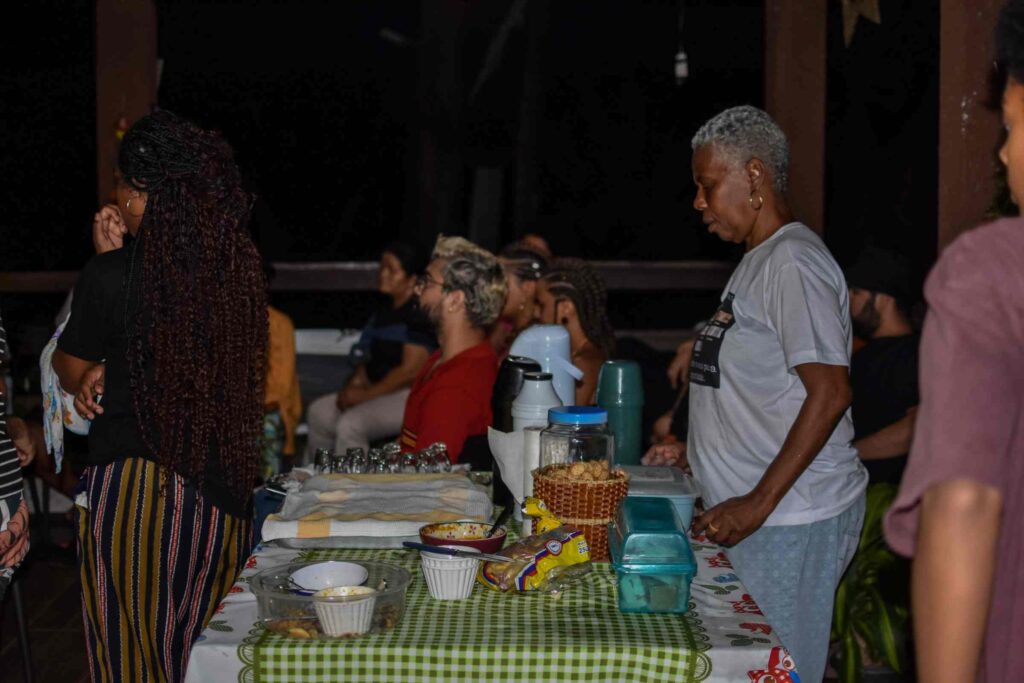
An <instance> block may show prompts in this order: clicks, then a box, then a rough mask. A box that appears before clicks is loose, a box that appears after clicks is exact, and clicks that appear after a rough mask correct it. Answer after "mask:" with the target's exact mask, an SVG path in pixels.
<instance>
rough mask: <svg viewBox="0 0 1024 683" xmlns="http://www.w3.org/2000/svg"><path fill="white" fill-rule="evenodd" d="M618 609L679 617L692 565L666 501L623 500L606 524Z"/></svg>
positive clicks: (685, 601) (686, 543)
mask: <svg viewBox="0 0 1024 683" xmlns="http://www.w3.org/2000/svg"><path fill="white" fill-rule="evenodd" d="M608 550H609V554H610V555H611V561H612V566H613V567H614V568H615V573H616V575H617V577H618V594H619V611H620V612H644V613H661V612H668V613H673V614H684V613H686V611H687V610H689V608H690V583H691V582H692V581H693V577H694V576H695V575H696V574H697V563H696V560H695V559H694V556H693V550H692V549H691V548H690V541H689V539H688V538H687V536H686V532H685V530H684V529H682V528H681V523H680V520H679V516H678V515H677V514H676V511H675V508H674V507H673V506H672V503H671V502H670V501H669V500H668V499H667V498H651V497H643V496H627V497H626V498H624V499H623V500H622V502H621V503H619V508H618V511H617V513H616V516H615V521H613V522H612V523H611V524H609V525H608Z"/></svg>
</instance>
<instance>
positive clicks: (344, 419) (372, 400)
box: [306, 242, 437, 462]
mask: <svg viewBox="0 0 1024 683" xmlns="http://www.w3.org/2000/svg"><path fill="white" fill-rule="evenodd" d="M425 265H426V259H425V258H424V257H423V255H422V254H421V252H420V251H419V250H418V249H416V248H415V247H414V246H412V245H410V244H406V243H404V242H392V243H391V244H389V245H387V246H386V247H384V251H383V253H382V254H381V257H380V270H379V271H378V274H377V282H378V290H379V291H380V293H381V294H384V295H385V296H386V297H387V301H386V302H385V303H384V304H382V305H381V307H380V308H379V309H378V310H377V312H376V313H374V314H373V316H372V317H371V318H370V320H369V322H368V323H367V324H366V327H365V328H363V333H362V336H361V337H360V338H359V342H358V343H357V344H356V346H355V348H354V349H353V350H352V355H353V356H355V358H356V362H357V363H359V366H358V367H357V368H356V370H355V372H353V373H352V375H351V376H350V377H349V379H348V381H347V382H346V383H345V386H344V387H343V388H342V389H341V391H339V392H338V393H337V394H328V395H326V396H321V397H320V398H318V399H316V400H315V401H313V402H312V403H311V404H310V405H309V408H308V410H307V412H306V419H307V421H308V423H309V446H308V449H307V454H306V459H307V461H310V462H311V461H312V454H313V452H314V451H315V450H316V449H317V448H332V449H334V450H335V451H341V452H343V451H344V450H345V449H346V448H355V447H359V448H363V449H366V448H369V445H370V442H371V441H376V440H378V439H383V438H387V437H391V436H394V435H396V434H398V431H399V429H401V427H402V413H403V411H404V410H405V402H406V399H407V398H408V396H409V385H411V384H412V381H413V379H415V377H416V374H417V373H418V372H419V371H420V368H422V367H423V363H424V362H425V361H426V360H427V356H429V355H430V352H431V351H433V350H434V348H435V347H436V345H437V344H436V342H435V340H434V335H433V333H432V332H431V330H430V323H429V322H428V321H427V319H426V316H424V315H423V312H422V311H420V310H419V307H418V306H417V304H416V298H415V297H414V296H413V290H414V289H415V287H416V278H417V276H418V275H419V274H420V273H422V272H423V268H424V266H425Z"/></svg>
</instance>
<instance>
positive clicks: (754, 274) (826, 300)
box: [645, 106, 867, 681]
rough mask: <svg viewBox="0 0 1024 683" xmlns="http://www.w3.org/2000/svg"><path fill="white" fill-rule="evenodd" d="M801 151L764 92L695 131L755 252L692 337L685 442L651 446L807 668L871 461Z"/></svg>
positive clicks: (825, 626)
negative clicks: (795, 187) (856, 445)
mask: <svg viewBox="0 0 1024 683" xmlns="http://www.w3.org/2000/svg"><path fill="white" fill-rule="evenodd" d="M788 164H789V151H788V144H787V142H786V136H785V134H784V133H783V132H782V130H781V128H779V126H778V124H777V123H775V121H773V120H772V118H771V117H770V116H769V115H768V114H766V113H765V112H763V111H761V110H760V109H756V108H754V107H749V106H744V107H735V108H732V109H727V110H726V111H723V112H722V113H720V114H718V115H717V116H715V117H714V118H712V119H711V120H710V121H708V122H707V123H706V124H704V126H702V127H701V129H700V130H699V131H697V134H696V135H695V136H694V137H693V180H694V182H695V183H696V185H697V193H696V197H695V198H694V201H693V207H694V208H695V209H696V210H697V211H700V212H701V216H702V218H703V220H704V224H705V225H707V226H708V230H709V231H710V232H711V233H713V234H716V235H718V236H719V237H720V238H721V239H723V240H725V241H728V242H735V243H738V244H743V245H744V246H745V247H746V254H745V255H744V257H743V260H742V261H741V262H740V264H739V266H738V267H737V268H736V270H735V272H734V273H733V274H732V277H731V278H730V279H729V282H728V284H727V285H726V287H725V291H723V292H722V297H721V304H720V305H719V307H718V310H717V312H716V313H715V314H714V316H713V317H712V318H711V320H710V322H709V323H708V324H707V325H706V326H705V328H704V330H703V331H702V332H701V333H700V335H699V336H698V337H697V340H696V342H695V344H694V347H693V357H692V360H691V362H690V364H689V367H690V370H689V377H690V426H689V436H688V443H687V444H686V447H685V448H674V449H673V448H668V449H666V448H665V447H661V446H658V447H655V448H654V449H652V451H651V452H650V453H648V455H647V456H645V462H646V463H647V464H662V463H665V462H672V463H676V464H681V465H686V464H687V460H688V462H689V465H690V467H692V469H693V473H694V476H695V478H696V479H697V480H698V481H700V483H701V487H702V493H703V499H704V504H705V507H706V510H705V511H704V512H703V514H701V515H699V516H698V517H697V518H696V520H695V521H694V525H693V527H694V532H696V533H706V534H707V537H708V538H709V539H710V540H711V541H713V542H715V543H719V544H721V545H723V546H725V547H726V551H725V552H726V554H727V555H728V557H729V560H730V561H731V562H732V565H733V567H734V568H735V570H736V573H737V574H738V575H739V578H740V580H741V581H743V583H744V584H745V585H746V587H747V588H748V589H749V591H750V594H751V596H752V597H753V598H754V600H755V601H756V602H757V603H758V605H759V606H760V607H761V609H762V610H763V612H764V614H765V616H766V617H767V619H768V621H769V622H770V623H771V624H772V626H773V627H774V628H775V629H776V632H777V633H778V634H779V638H780V639H781V640H782V644H783V645H785V646H786V648H787V649H788V650H789V652H790V654H791V655H792V656H793V659H794V660H795V663H796V667H797V670H798V671H799V672H800V678H801V679H802V680H807V681H820V680H821V679H822V677H823V674H824V670H825V663H826V657H827V653H828V639H829V625H830V623H831V620H832V607H833V602H834V598H835V590H836V586H837V585H838V583H839V579H840V578H841V576H842V574H843V571H844V570H845V568H846V566H847V564H849V562H850V559H851V558H852V556H853V553H854V551H855V550H856V548H857V541H858V537H859V535H860V528H861V523H862V519H863V516H864V489H865V487H866V485H867V472H866V471H865V470H864V467H863V466H862V465H861V463H860V460H859V458H858V457H857V452H856V451H855V450H854V449H853V448H852V447H851V446H850V442H851V440H852V438H853V424H852V422H851V419H850V412H849V405H850V382H849V364H850V345H851V339H852V337H851V332H850V328H851V323H850V309H849V298H848V297H849V292H848V290H847V287H846V281H845V279H844V278H843V273H842V271H841V270H840V269H839V266H838V264H836V262H835V260H834V259H833V258H832V255H831V254H830V253H829V251H828V249H827V248H826V247H825V244H824V243H823V242H822V241H821V238H820V237H818V235H817V234H815V233H814V232H813V231H812V230H811V229H810V228H808V227H807V226H806V225H804V224H802V223H800V222H798V221H796V220H795V219H794V217H793V214H792V211H791V210H790V208H789V204H788V203H787V202H786V197H785V191H786V181H787V175H788Z"/></svg>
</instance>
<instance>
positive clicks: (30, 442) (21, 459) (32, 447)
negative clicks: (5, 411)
mask: <svg viewBox="0 0 1024 683" xmlns="http://www.w3.org/2000/svg"><path fill="white" fill-rule="evenodd" d="M7 436H9V437H11V441H12V442H14V448H15V449H16V450H17V452H18V466H19V467H28V466H29V465H30V464H31V463H32V460H33V459H34V458H35V457H36V442H35V439H33V438H32V431H31V430H30V429H29V428H28V425H26V424H25V421H24V420H22V419H21V418H20V417H9V418H7Z"/></svg>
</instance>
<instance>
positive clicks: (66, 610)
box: [0, 515, 88, 683]
mask: <svg viewBox="0 0 1024 683" xmlns="http://www.w3.org/2000/svg"><path fill="white" fill-rule="evenodd" d="M51 529H52V534H53V535H54V536H57V537H59V538H61V540H64V541H67V540H70V539H72V538H73V537H72V536H71V532H72V528H71V526H70V523H69V522H68V521H67V520H66V519H64V517H63V516H62V515H54V516H52V522H51ZM32 539H33V542H32V550H31V551H30V553H29V556H28V558H27V560H26V563H25V564H24V565H23V566H22V567H21V569H19V571H18V574H17V575H16V579H15V580H16V581H17V582H18V583H19V584H20V586H21V596H22V601H23V604H24V606H25V612H26V620H27V622H28V631H29V642H30V646H31V649H32V673H33V680H34V681H36V682H37V683H49V682H50V681H53V682H54V683H56V682H58V681H59V682H61V683H76V682H78V681H87V680H88V673H87V664H86V658H85V640H84V636H83V633H82V603H81V598H80V591H79V584H78V567H77V564H76V562H75V555H74V545H70V546H69V547H68V548H67V549H63V548H60V547H57V546H54V545H48V544H45V543H42V542H40V539H42V534H41V533H40V532H39V531H38V527H37V528H33V535H32ZM0 680H3V681H10V683H15V682H17V681H22V680H27V679H25V678H24V669H23V667H22V657H21V649H20V647H19V640H18V629H17V624H16V621H15V618H14V601H13V600H11V599H10V595H8V598H7V599H6V600H5V601H4V603H3V604H2V605H0Z"/></svg>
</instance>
